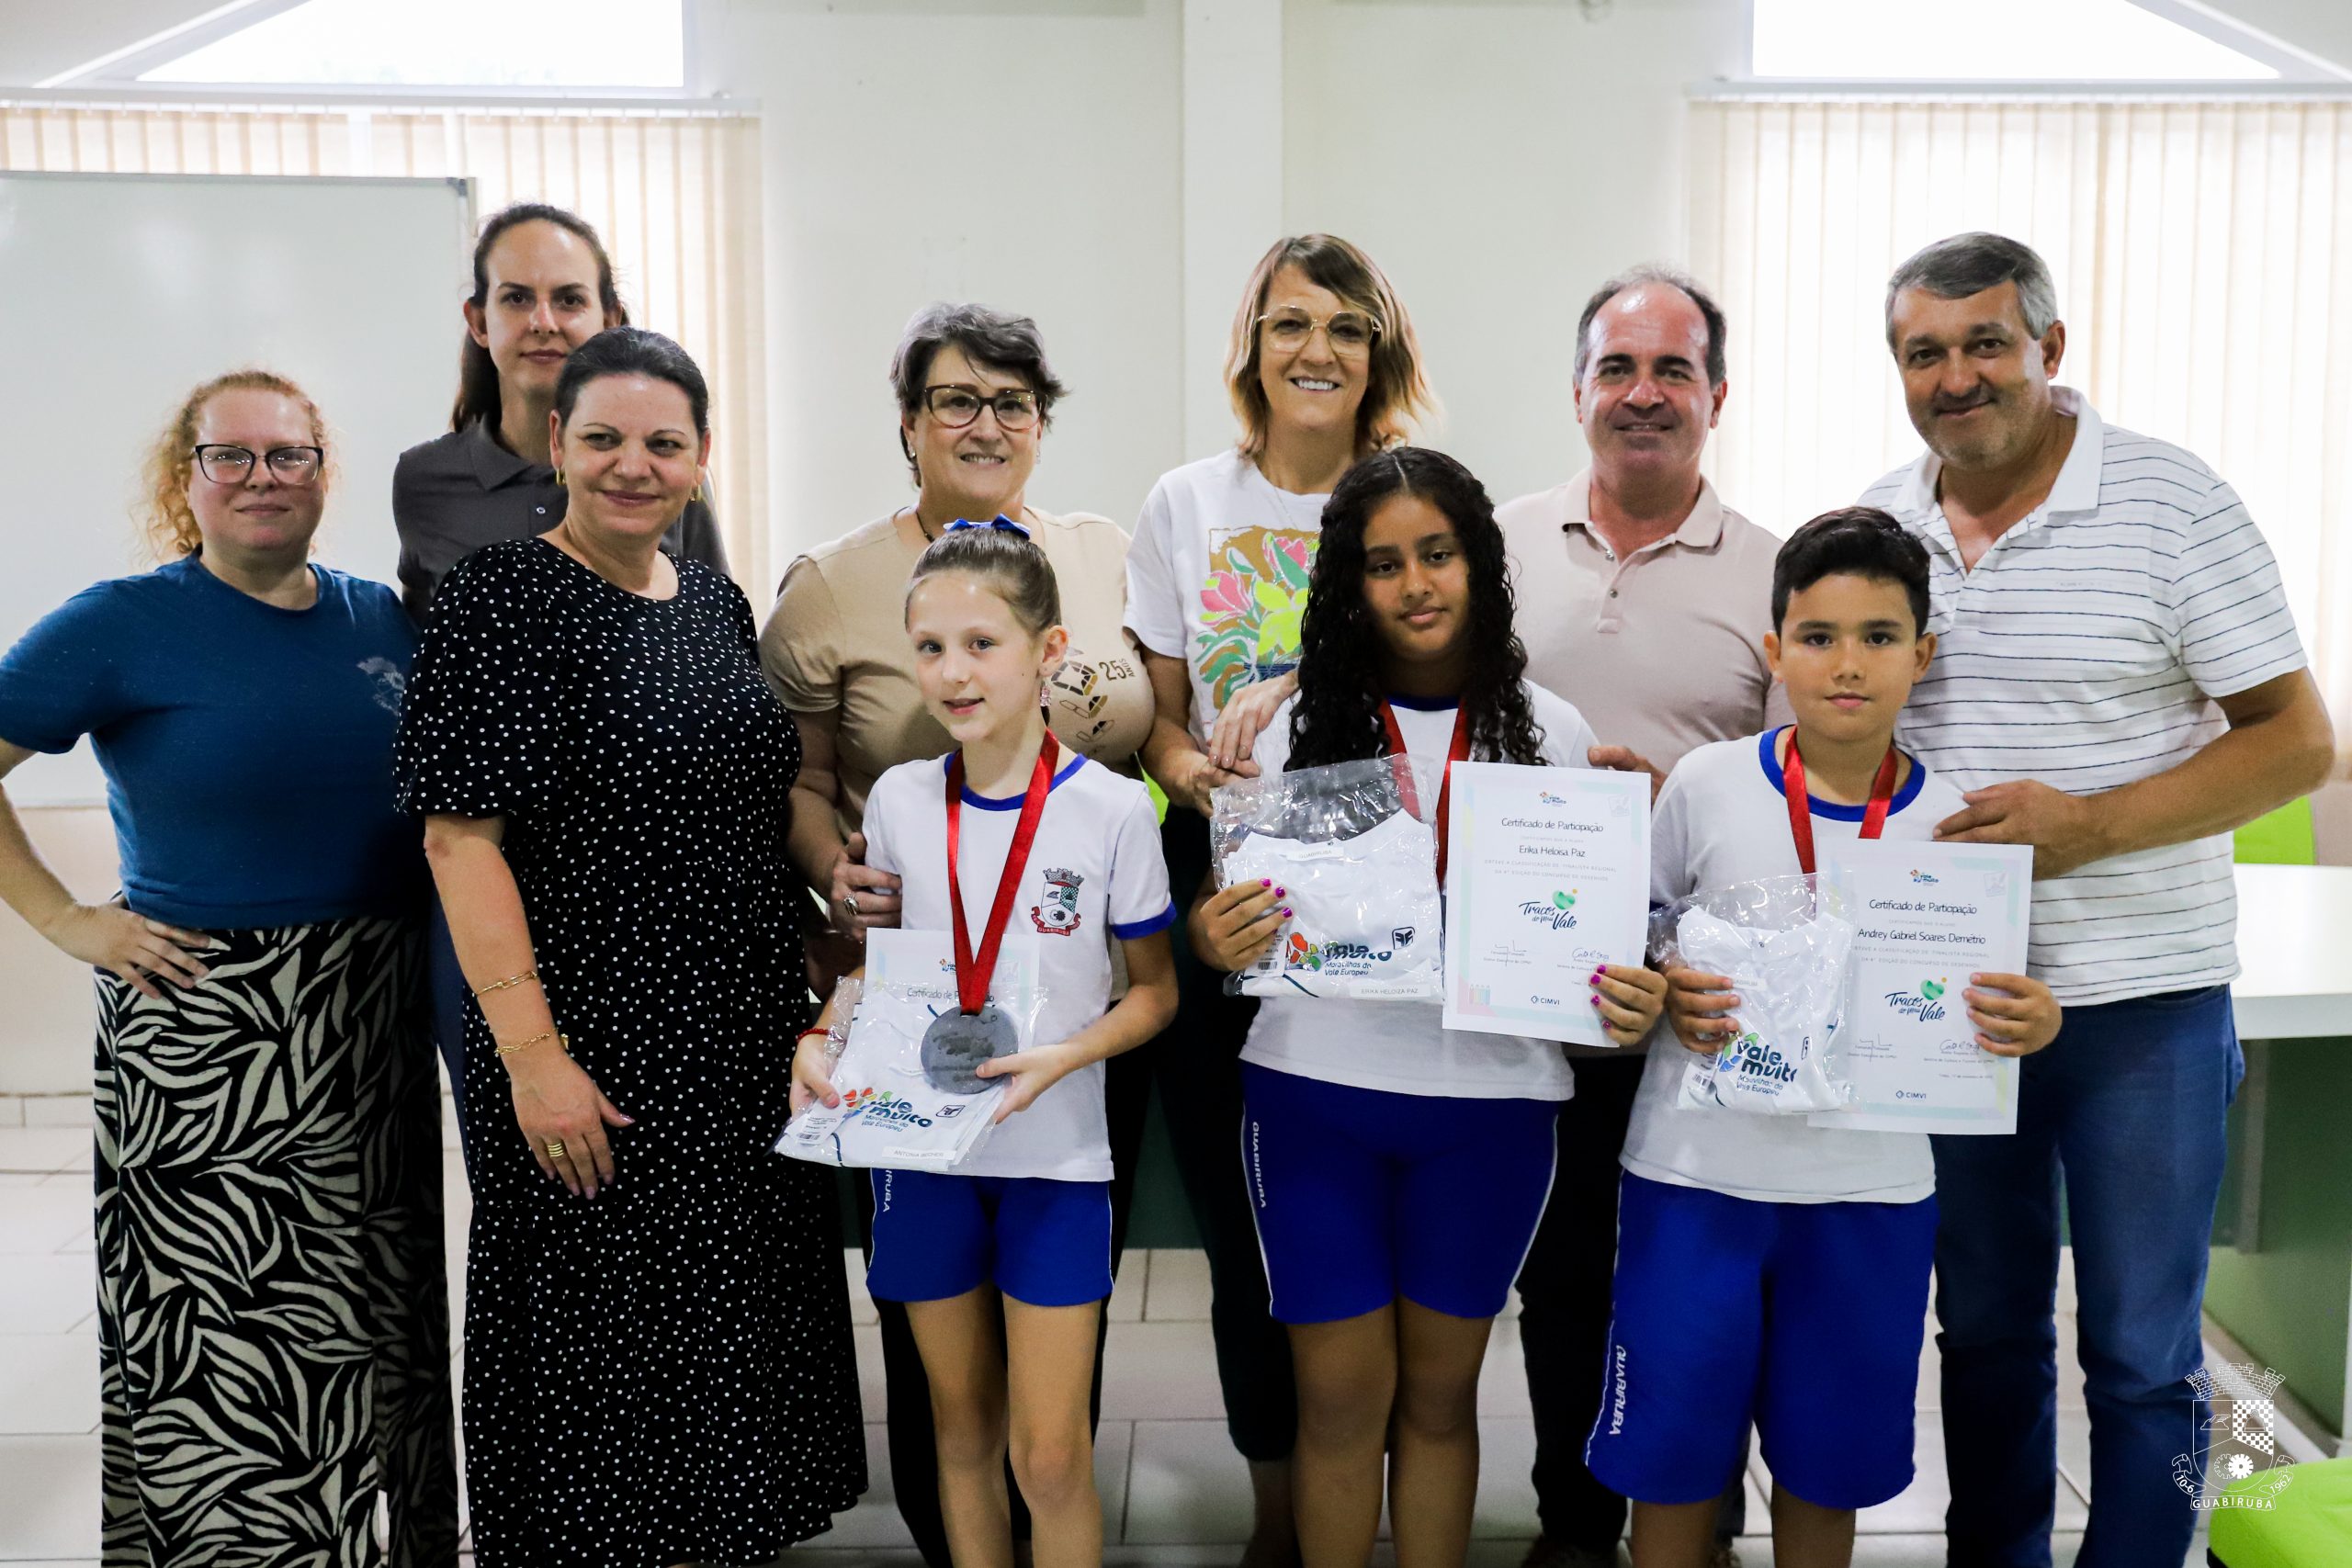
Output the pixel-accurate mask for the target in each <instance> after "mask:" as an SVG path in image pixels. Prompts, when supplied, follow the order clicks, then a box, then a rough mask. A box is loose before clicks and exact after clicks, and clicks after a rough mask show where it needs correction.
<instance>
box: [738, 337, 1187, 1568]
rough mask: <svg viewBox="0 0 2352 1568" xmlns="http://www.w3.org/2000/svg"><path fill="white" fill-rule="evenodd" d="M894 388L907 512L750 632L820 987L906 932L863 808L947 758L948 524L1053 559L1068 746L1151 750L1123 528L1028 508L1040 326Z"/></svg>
mask: <svg viewBox="0 0 2352 1568" xmlns="http://www.w3.org/2000/svg"><path fill="white" fill-rule="evenodd" d="M890 380H891V384H892V386H893V387H894V388H895V389H896V390H897V393H898V400H899V446H900V448H901V450H903V451H904V452H905V454H906V458H907V466H908V468H909V469H910V471H911V473H912V476H913V479H914V483H915V498H914V501H913V502H911V503H910V504H909V505H905V506H901V507H899V508H898V509H897V510H896V511H894V512H892V513H889V514H888V516H884V517H878V518H876V519H875V520H874V521H873V522H871V523H868V524H866V525H864V526H863V527H860V528H855V529H853V530H851V531H850V532H849V533H847V534H844V535H843V536H841V537H840V538H838V539H835V540H833V541H832V542H831V543H830V544H826V545H820V546H819V547H817V548H816V549H814V550H811V551H810V552H809V553H808V554H807V555H804V556H802V557H801V558H799V559H797V560H796V561H794V562H793V563H792V567H791V570H788V571H786V573H785V578H784V586H783V589H782V591H781V592H779V593H778V594H777V597H776V602H775V609H774V610H773V611H771V612H770V613H769V615H768V621H767V625H766V626H765V627H764V628H763V630H762V631H761V633H760V661H761V664H762V666H763V668H764V669H765V670H766V671H767V676H768V679H769V681H770V682H773V683H774V684H775V689H776V691H777V693H778V694H780V695H781V696H782V697H783V698H784V705H785V706H786V708H787V709H789V710H791V713H792V718H793V723H794V724H795V725H796V726H797V728H798V729H799V732H800V751H801V762H800V775H799V778H798V781H797V783H796V784H794V786H793V813H792V837H791V841H790V844H789V852H790V854H791V856H792V860H793V863H794V864H795V865H797V867H798V868H799V870H800V873H801V874H802V875H803V876H805V877H807V878H808V879H809V886H810V887H812V888H813V889H815V890H816V892H817V895H818V897H821V898H823V899H824V900H825V901H826V910H827V914H828V915H829V917H830V918H831V924H832V927H833V930H834V931H835V932H836V933H838V934H837V936H836V939H835V940H834V941H833V942H831V943H830V944H828V943H826V942H823V941H822V940H820V939H816V938H813V937H812V939H811V941H810V942H809V950H810V953H811V954H812V958H813V959H814V962H815V964H816V966H817V968H818V969H819V971H820V974H819V976H818V977H819V978H820V980H823V981H824V982H825V983H826V984H828V985H830V984H831V977H832V976H833V975H834V974H838V973H842V972H845V971H847V970H848V969H850V968H852V967H854V965H855V964H857V963H859V962H860V959H859V955H858V953H857V951H856V947H855V941H856V939H858V938H861V937H863V935H864V933H865V931H868V930H871V929H872V928H874V927H876V926H895V925H897V924H898V923H899V888H898V879H897V878H896V877H893V876H890V875H888V874H884V873H881V872H877V871H874V870H871V869H870V868H868V867H867V866H866V865H865V863H864V860H865V839H864V836H863V835H861V834H860V833H859V832H858V830H857V829H858V824H859V822H860V820H861V819H862V818H863V817H864V814H865V795H866V791H867V790H869V789H871V788H872V787H873V784H874V781H875V780H876V778H878V777H879V776H880V775H881V774H882V773H884V771H886V770H887V769H889V768H893V767H896V766H897V765H898V764H899V763H900V762H905V761H914V760H916V759H919V758H924V757H940V756H944V755H946V753H947V752H948V751H950V750H953V749H954V742H953V741H951V740H950V739H948V737H947V732H946V731H945V730H944V729H942V728H940V727H939V725H938V723H937V721H935V720H934V719H933V718H932V717H931V716H930V715H929V714H928V713H926V712H925V711H924V710H923V705H922V696H921V694H919V693H918V692H917V691H916V688H915V672H914V671H915V660H914V648H913V646H912V644H910V642H909V641H908V639H907V632H906V622H905V604H906V593H907V578H908V574H909V573H910V572H911V571H912V570H914V564H915V559H916V558H917V557H919V556H921V555H922V552H923V548H924V547H925V546H927V545H929V544H930V543H931V541H932V540H933V539H935V538H937V537H938V536H939V535H940V531H941V530H942V529H944V528H945V527H946V526H947V525H949V524H950V523H953V522H956V521H957V520H958V519H959V518H968V519H970V520H972V521H974V522H986V521H988V520H989V519H990V518H994V517H1000V516H1001V517H1009V518H1012V520H1013V521H1014V522H1017V523H1019V524H1020V525H1022V526H1023V527H1024V528H1027V529H1028V530H1029V531H1030V536H1031V537H1032V538H1034V539H1035V540H1036V542H1037V543H1038V545H1039V546H1041V547H1043V548H1044V550H1045V552H1046V558H1047V559H1048V560H1050V561H1052V562H1053V566H1054V574H1055V576H1056V577H1057V579H1058V580H1059V582H1060V587H1061V599H1062V615H1063V619H1064V622H1065V624H1066V625H1067V626H1069V634H1070V651H1069V659H1068V660H1066V661H1065V662H1064V664H1063V666H1062V669H1061V671H1060V673H1059V674H1058V675H1057V676H1056V677H1055V678H1054V680H1053V682H1051V685H1052V692H1051V703H1050V715H1049V716H1050V719H1051V722H1052V725H1053V729H1054V733H1055V734H1056V735H1057V736H1058V737H1059V738H1060V739H1061V740H1062V742H1063V743H1064V744H1065V745H1068V746H1069V747H1071V748H1073V749H1074V750H1080V751H1083V752H1085V753H1086V754H1087V755H1088V756H1091V757H1092V758H1094V759H1095V760H1096V761H1101V762H1103V763H1106V764H1109V765H1110V766H1113V767H1117V768H1120V769H1122V770H1124V771H1133V769H1134V766H1135V762H1134V759H1135V754H1136V751H1137V750H1139V749H1140V748H1141V746H1142V744H1143V741H1144V739H1145V737H1147V736H1148V735H1149V734H1150V733H1151V724H1152V697H1151V686H1150V683H1149V682H1148V679H1147V678H1146V676H1145V675H1144V672H1143V665H1142V661H1141V660H1139V659H1138V658H1137V657H1136V652H1135V648H1134V645H1133V644H1132V643H1131V642H1130V641H1129V640H1128V638H1127V635H1126V633H1125V630H1124V629H1123V627H1122V621H1123V619H1124V612H1125V605H1126V554H1127V536H1126V534H1125V530H1123V529H1121V528H1120V527H1119V525H1117V524H1115V523H1114V522H1112V521H1111V520H1110V519H1109V518H1107V517H1100V516H1096V515H1094V514H1092V513H1080V512H1073V513H1065V514H1062V515H1056V514H1055V513H1049V512H1041V511H1039V510H1038V509H1037V508H1036V507H1034V506H1032V505H1030V504H1029V503H1028V500H1027V491H1028V486H1029V478H1030V475H1031V473H1032V472H1033V471H1034V470H1035V468H1036V466H1037V448H1038V444H1039V442H1040V441H1041V440H1042V439H1043V437H1044V435H1045V433H1046V428H1047V426H1048V425H1049V424H1050V423H1052V415H1053V408H1054V404H1055V403H1056V402H1057V400H1059V399H1060V398H1061V396H1062V390H1063V389H1062V384H1061V383H1060V382H1059V381H1057V380H1056V379H1055V378H1054V373H1053V371H1052V370H1051V369H1050V368H1049V367H1047V365H1046V347H1045V343H1044V341H1043V340H1042V339H1041V338H1040V337H1039V335H1038V333H1037V326H1036V323H1035V321H1030V320H1029V319H1028V318H1027V317H1025V316H1012V315H1007V314H1005V313H1004V312H1002V311H999V310H989V309H988V308H987V307H985V306H980V305H933V306H930V307H928V308H927V309H925V310H923V311H922V312H921V313H920V314H918V315H917V316H916V317H915V319H914V320H913V321H910V322H909V323H908V325H907V331H906V334H905V336H904V337H902V338H901V339H900V340H899V351H898V353H897V355H895V356H894V357H893V358H892V360H891V363H890ZM1122 1061H1124V1062H1125V1063H1126V1064H1127V1066H1126V1067H1125V1069H1124V1070H1123V1069H1122V1068H1121V1066H1119V1063H1120V1062H1122ZM1107 1088H1108V1090H1109V1099H1110V1112H1111V1144H1112V1153H1113V1157H1114V1161H1115V1162H1116V1164H1117V1166H1118V1168H1119V1175H1118V1178H1117V1179H1116V1180H1114V1183H1113V1188H1112V1191H1113V1206H1114V1249H1115V1247H1116V1246H1117V1245H1118V1243H1119V1242H1120V1241H1122V1240H1124V1238H1125V1228H1126V1227H1125V1217H1126V1200H1127V1198H1128V1196H1129V1194H1130V1193H1131V1192H1132V1190H1133V1185H1132V1183H1133V1172H1134V1164H1135V1153H1136V1147H1137V1145H1139V1144H1140V1142H1141V1139H1142V1131H1143V1105H1144V1098H1145V1094H1146V1091H1147V1088H1148V1068H1147V1067H1146V1066H1144V1065H1143V1064H1142V1063H1141V1061H1140V1059H1139V1058H1135V1057H1133V1056H1132V1055H1131V1056H1130V1057H1125V1058H1119V1059H1118V1060H1116V1061H1114V1063H1113V1065H1112V1068H1111V1077H1110V1081H1109V1083H1108V1085H1107ZM860 1190H861V1192H863V1191H864V1189H863V1188H861V1189H860ZM867 1217H868V1218H869V1219H870V1214H869V1215H868V1216H867ZM879 1310H880V1312H881V1314H882V1348H883V1362H884V1369H885V1372H886V1375H887V1379H888V1388H889V1436H890V1466H891V1473H892V1474H893V1476H894V1477H895V1478H896V1482H897V1485H896V1490H897V1493H898V1498H899V1513H900V1514H901V1515H902V1516H903V1517H905V1519H906V1521H907V1527H908V1529H910V1531H911V1532H912V1533H913V1535H914V1538H915V1543H916V1545H917V1546H919V1547H920V1548H922V1554H923V1559H924V1561H925V1562H928V1563H930V1564H932V1565H933V1568H949V1565H948V1557H947V1542H946V1537H945V1535H944V1532H943V1530H942V1529H941V1526H940V1520H939V1499H938V1488H937V1486H936V1484H935V1478H936V1475H937V1460H936V1456H935V1454H934V1452H933V1439H932V1426H931V1403H930V1391H929V1387H928V1385H927V1383H926V1382H925V1381H924V1379H923V1375H922V1361H921V1359H919V1358H918V1357H917V1356H916V1354H915V1348H914V1340H913V1337H912V1335H911V1334H910V1332H909V1331H908V1329H907V1325H906V1310H905V1309H904V1308H903V1307H899V1306H896V1305H894V1304H892V1303H881V1304H880V1307H879ZM1016 1498H1017V1494H1016ZM1015 1506H1016V1508H1017V1507H1018V1503H1017V1500H1016V1503H1015ZM1023 1522H1024V1523H1025V1521H1023Z"/></svg>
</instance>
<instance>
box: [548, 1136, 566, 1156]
mask: <svg viewBox="0 0 2352 1568" xmlns="http://www.w3.org/2000/svg"><path fill="white" fill-rule="evenodd" d="M548 1157H549V1158H552V1159H561V1158H562V1157H563V1140H562V1139H561V1138H549V1139H548Z"/></svg>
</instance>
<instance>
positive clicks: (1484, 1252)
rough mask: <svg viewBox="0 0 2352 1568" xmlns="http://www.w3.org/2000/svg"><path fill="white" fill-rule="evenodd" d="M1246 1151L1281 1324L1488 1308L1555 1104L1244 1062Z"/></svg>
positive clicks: (1537, 1175)
mask: <svg viewBox="0 0 2352 1568" xmlns="http://www.w3.org/2000/svg"><path fill="white" fill-rule="evenodd" d="M1241 1089H1242V1098H1243V1101H1244V1103H1243V1114H1242V1118H1241V1159H1242V1167H1243V1171H1244V1174H1245V1175H1246V1176H1247V1177H1248V1179H1249V1182H1250V1213H1251V1214H1252V1215H1253V1216H1255V1218H1256V1220H1257V1222H1258V1247H1259V1250H1260V1251H1261V1253H1262V1254H1263V1255H1264V1257H1265V1260H1266V1280H1267V1282H1268V1283H1269V1284H1270V1285H1271V1286H1272V1291H1273V1305H1272V1311H1273V1314H1274V1316H1275V1317H1276V1318H1277V1319H1279V1320H1280V1321H1282V1322H1283V1323H1335V1322H1337V1321H1339V1320H1340V1319H1341V1318H1349V1317H1359V1316H1362V1315H1363V1314H1365V1313H1368V1312H1374V1311H1377V1310H1378V1309H1380V1308H1381V1307H1385V1306H1386V1305H1387V1304H1388V1303H1391V1302H1393V1301H1395V1300H1396V1299H1397V1297H1399V1296H1402V1297H1404V1298H1405V1299H1406V1300H1407V1301H1409V1302H1413V1303H1417V1304H1419V1305H1421V1306H1425V1307H1428V1308H1429V1309H1430V1311H1432V1312H1442V1313H1447V1314H1451V1315H1453V1316H1455V1317H1492V1316H1494V1315H1495V1314H1497V1313H1499V1312H1501V1311H1502V1309H1503V1303H1505V1302H1506V1301H1507V1300H1509V1298H1510V1287H1511V1281H1512V1280H1516V1279H1517V1278H1518V1277H1519V1266H1520V1264H1521V1262H1522V1261H1524V1260H1525V1258H1526V1257H1527V1249H1528V1247H1530V1246H1532V1244H1533V1243H1534V1240H1535V1226H1536V1224H1537V1222H1538V1221H1540V1220H1542V1219H1543V1217H1544V1201H1545V1200H1546V1199H1548V1198H1549V1197H1550V1196H1551V1193H1552V1167H1553V1163H1554V1156H1555V1153H1556V1147H1557V1145H1556V1142H1555V1139H1556V1134H1557V1130H1558V1127H1559V1121H1560V1106H1559V1102H1558V1101H1557V1100H1465V1099H1455V1098H1453V1097H1452V1096H1446V1095H1427V1094H1396V1093H1392V1092H1390V1091H1388V1090H1385V1089H1356V1088H1354V1087H1352V1086H1351V1085H1348V1084H1335V1083H1325V1082H1324V1081H1322V1080H1321V1079H1319V1078H1309V1077H1299V1076H1298V1075H1296V1074H1295V1073H1284V1072H1277V1071H1275V1070H1274V1069H1273V1068H1272V1067H1265V1066H1259V1065H1258V1064H1257V1063H1255V1062H1244V1063H1242V1064H1241Z"/></svg>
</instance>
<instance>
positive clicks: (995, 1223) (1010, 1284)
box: [865, 1170, 1111, 1307]
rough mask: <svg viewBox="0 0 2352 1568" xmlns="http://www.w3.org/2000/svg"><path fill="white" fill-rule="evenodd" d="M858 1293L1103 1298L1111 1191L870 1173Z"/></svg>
mask: <svg viewBox="0 0 2352 1568" xmlns="http://www.w3.org/2000/svg"><path fill="white" fill-rule="evenodd" d="M873 1176H874V1257H873V1260H872V1261H871V1262H869V1263H868V1264H867V1265H866V1266H865V1288H866V1291H867V1292H869V1293H870V1294H872V1295H873V1296H874V1297H875V1298H876V1299H877V1300H879V1301H886V1302H937V1301H945V1300H946V1299H947V1298H949V1297H950V1296H960V1295H962V1294H963V1293H964V1292H967V1291H969V1290H972V1289H974V1288H975V1287H977V1286H980V1285H986V1284H990V1283H993V1284H994V1285H995V1286H996V1288H997V1289H998V1290H1000V1291H1002V1292H1004V1293H1005V1294H1006V1295H1008V1296H1011V1297H1012V1299H1013V1300H1014V1301H1016V1302H1026V1303H1028V1304H1029V1305H1031V1306H1048V1307H1053V1306H1080V1305H1082V1304H1084V1303H1087V1302H1099V1301H1101V1300H1103V1298H1104V1297H1105V1296H1108V1295H1109V1294H1110V1293H1111V1184H1110V1183H1109V1182H1107V1181H1054V1180H1049V1179H1046V1178H1045V1177H1041V1176H956V1175H953V1174H950V1173H948V1172H945V1171H936V1170H877V1171H875V1172H874V1173H873Z"/></svg>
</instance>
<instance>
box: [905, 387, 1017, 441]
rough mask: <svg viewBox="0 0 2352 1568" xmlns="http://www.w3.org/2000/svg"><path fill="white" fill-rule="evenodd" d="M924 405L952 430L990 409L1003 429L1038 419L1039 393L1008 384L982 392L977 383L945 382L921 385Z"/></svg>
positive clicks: (959, 427) (1009, 428)
mask: <svg viewBox="0 0 2352 1568" xmlns="http://www.w3.org/2000/svg"><path fill="white" fill-rule="evenodd" d="M922 406H923V407H924V408H927V409H929V410H930V411H931V417H932V418H933V419H935V420H937V421H938V422H939V423H942V424H944V425H945V426H946V427H947V428H948V429H950V430H961V429H963V428H964V427H965V426H966V425H967V424H969V423H972V422H973V421H974V420H976V419H978V418H979V417H980V410H982V409H983V408H985V409H988V410H989V412H992V413H994V414H995V415H996V423H997V427H998V428H999V429H1001V430H1026V429H1028V428H1029V427H1030V426H1031V425H1033V424H1035V423H1037V394H1036V393H1035V392H1033V391H1031V390H1030V389H1028V388H1026V387H1007V388H1005V389H1003V390H1002V391H998V392H990V393H989V394H987V395H986V396H983V395H981V392H980V389H978V387H962V386H955V385H950V384H945V383H942V384H940V385H936V386H930V387H925V388H924V389H922Z"/></svg>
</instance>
